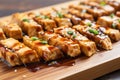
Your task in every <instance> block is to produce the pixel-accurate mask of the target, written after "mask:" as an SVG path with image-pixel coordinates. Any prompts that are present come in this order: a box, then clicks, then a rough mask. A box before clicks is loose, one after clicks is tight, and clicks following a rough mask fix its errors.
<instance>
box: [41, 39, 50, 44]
mask: <svg viewBox="0 0 120 80" xmlns="http://www.w3.org/2000/svg"><path fill="white" fill-rule="evenodd" d="M40 42H41V43H42V44H48V42H47V41H44V40H43V41H40Z"/></svg>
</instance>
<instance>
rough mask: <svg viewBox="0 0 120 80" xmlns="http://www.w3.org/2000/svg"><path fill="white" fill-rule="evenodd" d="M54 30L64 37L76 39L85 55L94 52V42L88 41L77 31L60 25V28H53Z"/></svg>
mask: <svg viewBox="0 0 120 80" xmlns="http://www.w3.org/2000/svg"><path fill="white" fill-rule="evenodd" d="M54 32H55V33H57V34H60V35H62V36H64V37H66V38H69V39H72V40H76V41H77V42H78V43H79V45H80V47H81V51H82V52H83V53H84V54H85V55H86V56H92V55H93V54H94V53H96V45H95V43H94V42H92V41H90V40H89V39H88V38H86V37H85V36H83V35H81V34H80V33H79V32H77V31H75V30H74V29H72V28H66V27H60V28H55V29H54Z"/></svg>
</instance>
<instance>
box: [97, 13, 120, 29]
mask: <svg viewBox="0 0 120 80" xmlns="http://www.w3.org/2000/svg"><path fill="white" fill-rule="evenodd" d="M97 24H99V25H101V26H103V27H111V28H114V29H118V30H120V18H119V17H117V16H115V15H114V14H111V15H109V16H102V17H100V18H99V19H98V20H97Z"/></svg>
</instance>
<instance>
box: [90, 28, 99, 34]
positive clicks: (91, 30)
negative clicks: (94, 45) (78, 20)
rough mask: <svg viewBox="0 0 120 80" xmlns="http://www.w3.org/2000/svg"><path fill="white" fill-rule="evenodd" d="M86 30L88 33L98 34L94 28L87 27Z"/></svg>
mask: <svg viewBox="0 0 120 80" xmlns="http://www.w3.org/2000/svg"><path fill="white" fill-rule="evenodd" d="M88 31H89V32H90V33H93V34H95V35H98V34H99V32H98V31H97V30H96V29H89V30H88Z"/></svg>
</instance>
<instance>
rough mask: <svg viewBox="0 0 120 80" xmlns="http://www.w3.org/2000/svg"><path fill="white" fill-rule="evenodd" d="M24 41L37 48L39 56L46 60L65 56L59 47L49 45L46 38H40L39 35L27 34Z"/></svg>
mask: <svg viewBox="0 0 120 80" xmlns="http://www.w3.org/2000/svg"><path fill="white" fill-rule="evenodd" d="M23 41H24V43H25V44H26V45H28V46H29V47H30V48H32V49H34V50H36V52H37V53H38V55H39V57H41V58H42V59H43V60H45V61H51V60H56V59H60V58H62V57H63V53H62V52H61V51H60V50H59V48H57V47H54V46H52V45H48V44H47V41H45V40H39V39H38V38H37V37H31V38H29V37H28V36H25V37H24V38H23Z"/></svg>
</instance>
